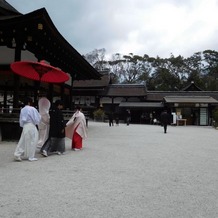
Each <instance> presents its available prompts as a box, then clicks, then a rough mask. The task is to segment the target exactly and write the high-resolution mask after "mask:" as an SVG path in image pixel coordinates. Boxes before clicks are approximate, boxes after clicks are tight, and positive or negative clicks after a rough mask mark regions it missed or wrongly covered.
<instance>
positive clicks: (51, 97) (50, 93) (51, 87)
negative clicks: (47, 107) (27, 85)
mask: <svg viewBox="0 0 218 218" xmlns="http://www.w3.org/2000/svg"><path fill="white" fill-rule="evenodd" d="M53 88H54V86H53V84H52V83H49V90H48V100H49V101H50V102H51V104H52V103H53Z"/></svg>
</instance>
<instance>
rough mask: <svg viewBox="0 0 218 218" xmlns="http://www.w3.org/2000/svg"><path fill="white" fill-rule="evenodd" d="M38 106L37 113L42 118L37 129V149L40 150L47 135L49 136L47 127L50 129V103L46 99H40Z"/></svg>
mask: <svg viewBox="0 0 218 218" xmlns="http://www.w3.org/2000/svg"><path fill="white" fill-rule="evenodd" d="M38 106H39V113H40V115H41V117H42V118H41V121H40V123H39V126H38V127H39V141H38V144H37V147H38V148H41V147H42V146H43V144H44V143H45V142H46V140H47V139H48V135H49V127H50V115H49V109H50V106H51V103H50V101H49V100H48V99H47V98H45V97H42V98H40V99H39V102H38Z"/></svg>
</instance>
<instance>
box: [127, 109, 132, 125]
mask: <svg viewBox="0 0 218 218" xmlns="http://www.w3.org/2000/svg"><path fill="white" fill-rule="evenodd" d="M130 121H131V112H130V110H129V109H128V110H126V125H127V126H129V124H130Z"/></svg>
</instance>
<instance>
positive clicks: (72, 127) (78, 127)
mask: <svg viewBox="0 0 218 218" xmlns="http://www.w3.org/2000/svg"><path fill="white" fill-rule="evenodd" d="M65 132H66V137H68V138H70V139H72V149H73V150H75V151H77V150H81V149H82V147H83V139H85V138H86V137H87V128H86V119H85V116H84V114H83V113H82V112H81V108H80V107H78V108H77V110H76V112H75V113H74V114H73V116H72V117H71V119H70V120H69V121H68V122H67V124H66V131H65Z"/></svg>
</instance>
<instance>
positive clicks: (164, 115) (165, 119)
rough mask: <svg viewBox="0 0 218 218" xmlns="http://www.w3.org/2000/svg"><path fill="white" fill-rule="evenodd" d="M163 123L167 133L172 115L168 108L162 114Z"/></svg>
mask: <svg viewBox="0 0 218 218" xmlns="http://www.w3.org/2000/svg"><path fill="white" fill-rule="evenodd" d="M160 119H161V125H162V126H163V127H164V133H167V125H168V124H170V115H169V114H168V113H167V110H164V111H163V112H162V113H161V116H160Z"/></svg>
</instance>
